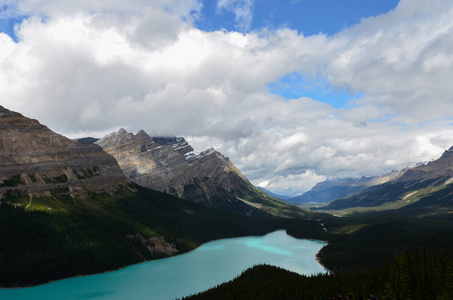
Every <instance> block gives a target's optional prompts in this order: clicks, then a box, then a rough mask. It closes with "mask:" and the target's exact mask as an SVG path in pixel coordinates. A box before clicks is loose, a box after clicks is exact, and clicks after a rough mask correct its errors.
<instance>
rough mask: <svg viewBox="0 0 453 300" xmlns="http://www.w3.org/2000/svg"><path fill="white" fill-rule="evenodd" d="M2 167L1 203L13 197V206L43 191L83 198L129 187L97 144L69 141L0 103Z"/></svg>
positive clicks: (29, 202) (28, 203)
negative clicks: (90, 194)
mask: <svg viewBox="0 0 453 300" xmlns="http://www.w3.org/2000/svg"><path fill="white" fill-rule="evenodd" d="M0 168H1V172H0V195H1V201H2V202H9V201H10V200H9V199H10V198H15V201H16V202H15V203H14V204H15V205H16V206H26V208H30V209H32V208H33V206H35V203H34V196H35V195H39V194H42V193H46V194H50V195H52V196H54V195H59V196H64V197H66V198H68V199H75V198H86V197H88V196H89V193H101V192H105V193H113V192H116V191H117V190H119V189H121V188H123V187H125V186H128V185H129V180H128V179H127V178H126V177H125V176H124V175H123V173H122V171H121V169H120V168H119V166H118V164H117V162H116V161H115V159H114V158H113V157H112V156H110V155H108V154H107V153H105V152H104V151H103V150H102V148H101V147H99V146H97V145H94V144H89V143H82V142H76V141H73V140H70V139H68V138H66V137H64V136H61V135H59V134H56V133H54V132H52V131H51V130H50V129H49V128H47V127H46V126H44V125H41V124H40V123H39V122H38V121H36V120H32V119H29V118H26V117H24V116H22V115H21V114H19V113H16V112H12V111H10V110H8V109H5V108H4V107H2V106H0ZM13 196H14V197H13ZM36 205H38V204H36Z"/></svg>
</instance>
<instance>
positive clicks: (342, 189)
mask: <svg viewBox="0 0 453 300" xmlns="http://www.w3.org/2000/svg"><path fill="white" fill-rule="evenodd" d="M370 180H371V178H368V177H362V178H360V179H355V178H339V179H327V180H325V181H322V182H319V183H317V184H316V185H315V186H314V187H313V188H312V189H311V190H309V191H308V192H305V193H303V194H302V195H300V196H298V197H293V198H291V199H289V200H287V201H288V202H289V203H292V204H294V205H301V204H304V203H326V202H330V201H332V200H335V199H339V198H345V197H348V196H350V195H352V194H354V193H356V192H358V191H360V190H362V189H364V188H365V187H367V183H368V182H369V181H370Z"/></svg>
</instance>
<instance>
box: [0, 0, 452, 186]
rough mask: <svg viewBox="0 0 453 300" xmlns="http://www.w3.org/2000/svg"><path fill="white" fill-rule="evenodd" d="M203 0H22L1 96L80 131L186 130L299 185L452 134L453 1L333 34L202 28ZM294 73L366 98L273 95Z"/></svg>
mask: <svg viewBox="0 0 453 300" xmlns="http://www.w3.org/2000/svg"><path fill="white" fill-rule="evenodd" d="M11 3H13V2H11ZM219 3H220V4H221V5H222V7H224V9H233V8H235V7H236V8H237V7H243V9H244V11H249V12H251V11H252V10H253V6H250V5H252V4H251V2H250V3H249V4H247V3H246V2H243V3H242V2H241V3H242V4H241V3H239V2H227V1H224V2H219ZM201 5H202V4H201V3H200V2H198V1H194V0H193V1H192V0H187V1H176V0H175V1H164V0H160V1H153V2H152V3H150V2H149V1H138V0H135V1H132V2H128V3H125V2H123V1H95V2H93V1H77V2H71V4H69V5H67V3H66V2H64V1H57V0H52V1H36V0H35V1H32V0H25V1H17V2H14V3H13V6H11V9H14V10H15V11H17V12H19V14H20V15H28V17H27V19H25V20H24V21H22V23H21V24H20V26H19V27H18V29H17V35H18V37H19V42H18V43H15V42H14V41H13V40H12V39H11V38H10V37H8V36H7V35H5V34H0V69H1V70H2V72H1V73H0V94H1V95H2V100H1V105H3V106H5V107H7V108H9V109H12V110H16V111H19V112H21V113H23V114H24V115H27V116H30V117H33V118H36V119H38V120H40V121H41V122H42V123H43V124H46V125H48V126H49V127H50V128H51V129H53V130H54V131H57V132H59V133H62V134H66V135H69V136H71V137H80V136H86V135H95V136H98V137H100V136H101V135H103V134H106V133H109V132H112V131H115V130H117V129H118V128H120V127H124V128H126V129H127V130H128V131H138V130H139V129H145V130H146V131H147V132H149V133H150V134H153V135H178V136H185V137H187V139H188V140H189V141H190V143H191V144H192V145H193V146H194V147H195V148H196V150H197V151H201V150H204V149H206V148H208V147H209V146H214V147H215V148H216V149H218V150H219V151H220V152H222V153H223V154H224V155H227V156H229V157H230V158H231V160H232V161H233V163H235V164H236V165H237V166H238V167H239V169H240V170H241V171H242V172H243V173H244V174H245V175H246V176H247V177H248V178H249V179H251V180H252V182H254V183H256V184H258V183H260V182H268V186H267V188H269V189H271V190H274V191H286V192H287V193H300V192H302V191H305V190H307V189H309V188H310V187H311V186H313V185H314V184H315V183H316V182H318V181H320V180H322V179H324V178H331V177H347V176H362V175H378V174H382V173H384V172H387V171H390V170H392V169H400V168H403V167H406V166H407V165H410V164H414V163H415V162H418V161H425V160H429V159H432V158H435V157H437V156H439V155H440V154H441V153H442V151H443V150H444V149H446V148H448V147H450V146H451V145H452V144H453V127H452V125H451V123H452V121H451V117H452V116H451V107H452V104H453V103H452V102H453V100H452V99H453V98H451V97H450V95H451V82H450V81H451V78H453V74H452V72H453V71H452V70H453V68H451V64H452V61H453V48H452V47H453V46H452V45H453V40H452V36H453V34H452V30H453V29H452V28H453V21H452V20H453V15H452V14H453V11H452V5H451V4H450V3H447V2H446V1H441V0H438V1H420V2H417V6H415V4H413V2H412V1H401V2H400V4H399V5H398V6H397V7H396V9H395V10H393V11H391V12H389V13H387V14H385V15H381V16H378V17H372V18H368V19H363V20H362V21H361V23H360V24H357V25H355V26H353V27H351V28H347V29H345V30H344V31H342V32H340V33H338V34H336V35H334V36H331V37H327V36H325V35H313V36H309V37H305V36H303V35H301V34H298V32H297V31H294V30H290V29H285V28H281V29H278V30H275V31H270V30H267V31H266V30H263V31H260V32H252V33H247V34H243V33H240V32H227V31H214V32H205V31H202V30H199V29H197V28H195V27H194V25H193V20H194V18H197V14H199V13H200V11H201ZM241 5H242V6H241ZM247 5H249V6H247ZM247 7H248V8H247ZM288 74H301V76H303V77H304V78H313V80H314V81H316V80H317V79H318V78H322V80H327V81H328V83H329V84H330V85H332V87H334V88H336V89H339V90H340V89H345V90H346V91H348V92H350V93H351V94H355V93H358V92H360V93H361V95H363V96H362V97H360V98H359V99H354V100H351V102H350V103H349V105H348V106H347V107H344V108H334V107H332V106H331V105H328V104H325V103H322V102H319V101H317V100H316V99H310V98H307V97H304V95H303V94H301V95H300V97H296V99H283V98H281V97H280V96H278V95H275V94H272V93H270V91H269V87H268V86H269V84H271V83H273V82H279V81H280V80H281V79H282V78H284V77H285V76H287V75H288Z"/></svg>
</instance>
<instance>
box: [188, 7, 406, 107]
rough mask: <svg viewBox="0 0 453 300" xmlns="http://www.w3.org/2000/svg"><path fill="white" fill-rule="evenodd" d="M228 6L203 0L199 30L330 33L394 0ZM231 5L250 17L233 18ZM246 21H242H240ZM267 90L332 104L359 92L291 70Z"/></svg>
mask: <svg viewBox="0 0 453 300" xmlns="http://www.w3.org/2000/svg"><path fill="white" fill-rule="evenodd" d="M226 2H229V3H231V6H232V7H228V6H227V7H226V8H225V7H224V8H222V7H219V5H218V3H220V2H217V1H203V5H204V6H203V10H202V17H201V18H200V19H199V20H198V21H197V22H196V24H195V25H196V26H197V27H198V28H200V29H202V30H206V31H215V30H219V29H225V30H227V31H240V32H243V33H247V32H251V31H259V30H261V29H263V28H270V29H276V28H283V27H285V28H290V29H293V30H297V31H298V32H299V33H302V34H303V35H304V36H311V35H316V34H320V33H321V34H325V35H328V36H331V35H334V34H336V33H338V32H340V31H341V30H343V29H345V28H348V27H350V26H352V25H354V24H357V23H359V22H360V20H361V19H362V18H368V17H373V16H378V15H382V14H385V13H387V12H388V11H390V10H392V9H394V8H395V7H396V6H397V4H398V1H397V0H379V1H367V0H365V1H364V0H342V1H338V0H281V1H274V0H256V1H247V0H232V1H226ZM233 6H234V8H236V9H237V7H238V6H239V7H241V6H242V7H243V11H247V10H248V11H249V13H250V18H249V19H245V20H242V22H241V20H237V19H236V15H235V12H234V9H233ZM244 22H245V23H247V24H245V25H244V24H243V23H244ZM268 87H269V91H270V92H271V93H273V94H277V95H280V96H282V97H283V98H285V99H297V98H300V97H309V98H313V99H316V100H318V101H320V102H323V103H327V104H329V105H332V106H333V107H335V108H341V107H345V106H347V105H350V102H351V100H356V99H358V98H359V97H360V96H361V93H357V94H349V93H348V92H346V91H345V89H344V88H335V87H333V86H331V85H330V83H329V81H328V80H326V79H325V78H316V79H313V78H309V79H307V78H303V76H301V75H300V74H297V73H291V74H288V75H286V76H284V77H282V78H280V80H278V81H276V82H273V83H270V84H269V85H268Z"/></svg>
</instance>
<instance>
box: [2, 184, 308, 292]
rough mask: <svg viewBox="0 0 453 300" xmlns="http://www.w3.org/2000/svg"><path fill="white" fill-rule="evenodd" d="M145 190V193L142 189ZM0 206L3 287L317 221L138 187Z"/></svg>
mask: <svg viewBox="0 0 453 300" xmlns="http://www.w3.org/2000/svg"><path fill="white" fill-rule="evenodd" d="M135 190H137V191H138V192H136V191H135ZM22 201H26V202H27V203H29V202H30V200H29V199H27V198H26V197H20V195H12V194H11V195H9V198H8V202H9V203H10V204H6V203H5V201H3V202H2V204H1V205H0V241H1V242H0V286H2V287H11V286H28V285H35V284H40V283H44V282H48V281H51V280H56V279H61V278H66V277H71V276H78V275H87V274H93V273H99V272H104V271H107V270H113V269H117V268H121V267H124V266H127V265H130V264H134V263H138V262H141V261H144V260H151V259H156V258H161V257H167V256H170V255H174V254H177V253H182V252H186V251H189V250H191V249H194V248H195V247H197V246H199V245H200V244H202V243H204V242H207V241H210V240H214V239H220V238H227V237H235V236H245V235H262V234H266V233H268V232H270V231H273V230H276V229H282V228H288V227H290V226H293V225H294V224H299V226H305V225H304V224H306V225H307V226H313V224H312V222H310V221H302V220H293V219H283V218H276V217H245V216H239V215H235V214H230V213H227V212H220V211H215V210H212V209H209V208H206V207H204V206H201V205H198V204H195V203H192V202H190V201H185V200H181V199H178V198H176V197H173V196H170V195H167V194H163V193H160V192H156V191H152V190H148V189H145V188H141V187H139V186H130V188H123V189H122V190H120V191H118V192H117V193H116V194H114V195H110V194H97V195H95V194H93V195H92V196H91V197H90V198H89V199H86V200H81V199H78V200H74V199H70V198H69V197H58V196H57V195H56V196H51V195H49V196H46V197H44V196H40V197H34V198H33V201H32V202H31V203H32V204H31V205H30V206H29V207H27V209H24V208H23V207H15V206H14V203H15V202H16V203H18V202H22Z"/></svg>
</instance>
